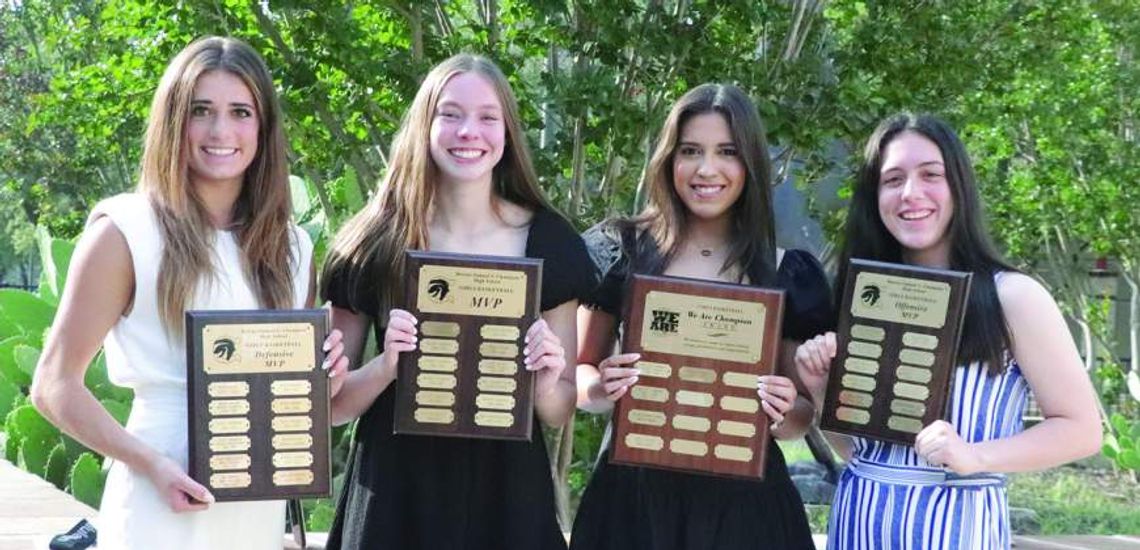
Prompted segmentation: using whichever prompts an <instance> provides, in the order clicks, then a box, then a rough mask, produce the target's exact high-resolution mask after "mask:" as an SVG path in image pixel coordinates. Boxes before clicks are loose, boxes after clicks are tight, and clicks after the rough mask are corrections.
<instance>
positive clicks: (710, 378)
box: [677, 367, 716, 384]
mask: <svg viewBox="0 0 1140 550" xmlns="http://www.w3.org/2000/svg"><path fill="white" fill-rule="evenodd" d="M677 374H678V375H679V376H680V377H681V380H684V381H686V382H696V383H698V384H712V383H713V382H716V371H715V370H712V369H702V368H699V367H681V370H680V371H678V372H677Z"/></svg>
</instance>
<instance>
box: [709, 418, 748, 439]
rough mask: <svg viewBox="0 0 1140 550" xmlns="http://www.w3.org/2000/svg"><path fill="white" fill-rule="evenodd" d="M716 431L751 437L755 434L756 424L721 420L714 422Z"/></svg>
mask: <svg viewBox="0 0 1140 550" xmlns="http://www.w3.org/2000/svg"><path fill="white" fill-rule="evenodd" d="M716 431H717V432H719V433H722V434H724V435H732V436H736V437H752V436H754V435H756V426H754V425H752V424H750V423H748V422H736V421H735V420H721V421H719V422H717V423H716Z"/></svg>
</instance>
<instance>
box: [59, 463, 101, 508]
mask: <svg viewBox="0 0 1140 550" xmlns="http://www.w3.org/2000/svg"><path fill="white" fill-rule="evenodd" d="M105 481H106V478H105V474H104V473H103V468H102V467H101V466H99V460H98V459H96V458H95V455H93V454H91V453H83V454H82V455H80V456H79V458H78V459H76V461H75V464H73V465H72V466H71V475H70V476H69V479H68V489H69V490H70V491H71V494H72V495H74V496H75V498H77V499H79V501H80V502H82V503H84V504H86V505H88V506H91V507H92V508H98V507H99V500H100V499H102V498H103V483H104V482H105Z"/></svg>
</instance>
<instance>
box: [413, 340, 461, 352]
mask: <svg viewBox="0 0 1140 550" xmlns="http://www.w3.org/2000/svg"><path fill="white" fill-rule="evenodd" d="M420 351H421V352H423V353H432V354H439V355H455V354H456V353H458V352H459V341H458V340H445V339H442V338H424V339H423V340H420Z"/></svg>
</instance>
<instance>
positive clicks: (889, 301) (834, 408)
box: [820, 259, 971, 445]
mask: <svg viewBox="0 0 1140 550" xmlns="http://www.w3.org/2000/svg"><path fill="white" fill-rule="evenodd" d="M970 278H971V274H969V273H961V272H957V271H945V270H935V269H928V268H922V267H916V266H909V265H900V264H888V263H882V262H872V261H868V260H859V259H853V260H851V264H850V266H849V267H848V275H847V281H846V283H845V286H844V292H843V303H842V306H841V309H840V317H839V327H838V331H837V340H838V341H837V344H838V350H837V354H836V356H835V359H834V360H832V362H831V371H830V376H829V378H828V382H827V394H826V398H825V400H824V406H823V415H822V417H821V419H820V427H821V428H823V429H825V430H830V431H834V432H840V433H847V434H852V435H859V436H865V437H870V438H873V439H880V440H884V441H893V442H898V443H903V444H908V445H910V444H913V443H914V437H915V435H916V434H917V433H918V432H919V431H921V430H922V428H923V427H924V426H926V425H928V424H930V423H931V422H933V421H935V420H938V419H940V418H942V417H943V415H944V412H945V411H944V410H945V406H946V400H947V397H948V395H949V390H950V382H951V375H952V374H953V369H954V366H955V359H956V357H957V350H958V338H959V335H960V333H961V329H962V321H963V319H964V318H965V312H966V298H967V297H968V296H969V290H970Z"/></svg>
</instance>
